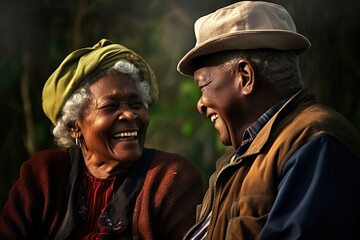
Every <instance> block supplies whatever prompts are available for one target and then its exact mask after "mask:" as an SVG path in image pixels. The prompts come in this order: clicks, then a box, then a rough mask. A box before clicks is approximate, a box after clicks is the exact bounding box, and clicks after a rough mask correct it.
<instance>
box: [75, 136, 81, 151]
mask: <svg viewBox="0 0 360 240" xmlns="http://www.w3.org/2000/svg"><path fill="white" fill-rule="evenodd" d="M80 136H81V134H80V133H78V134H76V137H75V144H76V146H77V147H78V148H81V139H80Z"/></svg>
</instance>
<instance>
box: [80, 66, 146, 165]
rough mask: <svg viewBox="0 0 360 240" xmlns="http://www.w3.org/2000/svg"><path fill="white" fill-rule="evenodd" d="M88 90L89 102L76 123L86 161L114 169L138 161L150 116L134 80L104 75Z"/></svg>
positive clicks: (120, 75)
mask: <svg viewBox="0 0 360 240" xmlns="http://www.w3.org/2000/svg"><path fill="white" fill-rule="evenodd" d="M89 89H90V95H91V101H90V103H89V104H88V106H87V108H86V109H85V111H84V113H83V116H82V118H81V119H80V121H78V127H79V129H80V131H81V134H82V138H83V142H82V149H83V154H84V158H85V160H91V161H92V162H93V163H95V164H99V165H101V164H103V163H107V162H112V163H113V164H114V162H115V166H114V167H116V165H120V164H121V163H125V164H126V165H127V164H131V162H134V161H136V160H138V159H139V158H140V157H141V155H142V151H143V148H144V142H145V136H146V130H147V127H148V125H149V114H148V110H147V108H146V106H145V105H144V103H143V100H142V97H141V95H140V92H139V91H138V90H137V88H136V87H135V84H134V82H133V80H132V79H131V78H130V76H128V75H126V74H122V73H119V74H115V75H105V76H103V77H101V78H100V79H99V80H97V81H96V82H94V83H93V84H92V85H91V86H90V88H89ZM113 164H112V165H113Z"/></svg>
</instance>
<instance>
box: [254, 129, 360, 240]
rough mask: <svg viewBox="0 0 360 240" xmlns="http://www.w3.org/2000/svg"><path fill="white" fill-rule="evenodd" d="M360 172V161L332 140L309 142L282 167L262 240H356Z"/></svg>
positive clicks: (329, 138) (358, 219) (318, 139)
mask: <svg viewBox="0 0 360 240" xmlns="http://www.w3.org/2000/svg"><path fill="white" fill-rule="evenodd" d="M359 172H360V160H359V159H358V158H356V157H355V156H354V155H353V154H351V153H350V152H349V151H348V150H347V149H346V148H345V147H344V146H343V145H342V144H341V143H340V142H338V141H337V140H335V139H334V138H332V137H330V136H326V135H323V136H319V137H317V138H316V139H314V140H312V141H311V142H309V143H307V144H305V145H304V146H303V147H301V148H300V149H299V150H298V151H297V152H295V154H293V156H291V157H290V158H289V160H288V161H287V163H286V164H285V166H284V168H283V177H282V180H281V182H280V184H279V186H278V196H277V198H276V200H275V202H274V205H273V207H272V209H271V211H270V214H269V217H268V220H267V222H266V224H265V226H264V228H263V230H262V232H261V235H260V239H353V237H354V236H356V234H355V233H357V232H358V226H359V224H360V218H359V216H360V208H359V202H360V195H359V193H358V190H359V189H360V178H359ZM354 234H355V235H354Z"/></svg>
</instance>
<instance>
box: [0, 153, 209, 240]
mask: <svg viewBox="0 0 360 240" xmlns="http://www.w3.org/2000/svg"><path fill="white" fill-rule="evenodd" d="M69 172H70V164H69V160H68V154H67V151H66V150H65V149H58V150H44V151H42V152H39V153H37V154H35V155H34V156H32V157H31V159H29V160H28V161H26V162H25V163H24V164H23V166H22V167H21V171H20V177H19V179H18V180H17V181H16V183H15V184H14V186H13V187H12V189H11V191H10V193H9V198H8V201H7V202H6V203H5V205H4V208H3V210H2V212H1V215H0V239H1V240H8V239H11V240H14V239H52V238H53V236H54V235H55V234H56V232H57V230H58V228H59V224H60V222H61V220H62V218H63V217H64V216H63V215H64V211H63V209H64V208H63V206H64V204H65V202H66V201H67V199H64V198H65V192H66V186H67V181H68V176H69ZM203 190H204V186H203V181H202V178H201V175H200V173H199V172H198V171H197V170H196V169H195V168H194V167H193V165H192V164H191V163H190V162H189V161H187V160H185V159H184V158H183V157H181V156H179V155H176V154H172V153H166V152H162V151H156V153H155V156H154V159H153V161H152V162H151V165H150V167H149V170H148V172H147V174H146V178H145V182H144V185H143V188H142V189H141V192H140V194H139V195H138V197H137V199H136V203H135V209H134V214H133V218H132V235H133V238H134V239H149V240H151V239H156V240H160V239H166V240H167V239H169V240H170V239H181V238H182V237H183V235H184V234H185V233H186V231H187V230H188V229H189V228H190V227H191V226H192V225H193V224H194V222H195V213H196V205H197V204H199V203H200V202H201V200H202V196H203Z"/></svg>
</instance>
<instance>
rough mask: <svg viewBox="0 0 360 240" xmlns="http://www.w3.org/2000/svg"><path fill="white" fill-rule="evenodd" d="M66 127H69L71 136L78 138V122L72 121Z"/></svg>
mask: <svg viewBox="0 0 360 240" xmlns="http://www.w3.org/2000/svg"><path fill="white" fill-rule="evenodd" d="M66 128H67V129H68V131H69V133H70V136H71V137H73V138H76V137H77V136H79V132H80V129H79V127H78V125H77V122H70V123H68V124H67V125H66Z"/></svg>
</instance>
